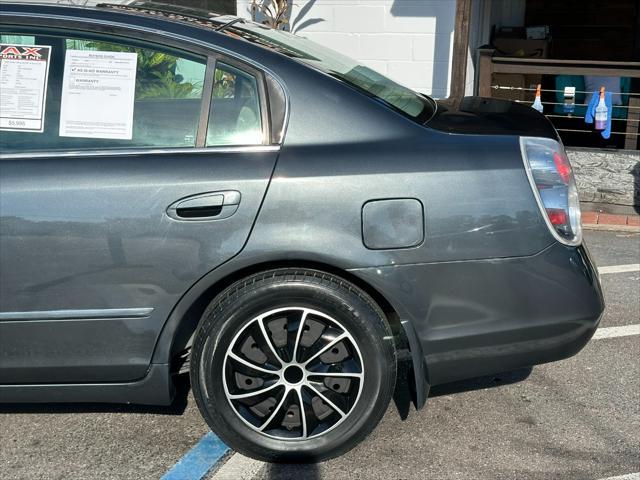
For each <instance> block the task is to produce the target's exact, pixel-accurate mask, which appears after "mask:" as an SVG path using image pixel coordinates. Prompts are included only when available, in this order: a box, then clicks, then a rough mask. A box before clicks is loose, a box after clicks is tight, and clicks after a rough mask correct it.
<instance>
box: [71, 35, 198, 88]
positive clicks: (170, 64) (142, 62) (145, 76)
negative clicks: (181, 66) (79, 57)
mask: <svg viewBox="0 0 640 480" xmlns="http://www.w3.org/2000/svg"><path fill="white" fill-rule="evenodd" d="M84 47H85V48H87V49H90V50H98V51H108V52H129V53H135V54H137V56H138V63H137V68H136V100H147V99H153V98H165V99H166V98H188V97H192V96H194V95H195V94H197V93H198V92H199V90H198V88H197V86H196V85H194V84H193V83H189V82H184V78H183V77H182V75H180V74H177V73H176V66H177V62H178V57H175V56H173V55H170V54H168V53H161V52H157V51H154V50H149V49H146V48H137V47H129V46H125V45H118V44H114V43H108V42H89V43H86V44H85V45H84Z"/></svg>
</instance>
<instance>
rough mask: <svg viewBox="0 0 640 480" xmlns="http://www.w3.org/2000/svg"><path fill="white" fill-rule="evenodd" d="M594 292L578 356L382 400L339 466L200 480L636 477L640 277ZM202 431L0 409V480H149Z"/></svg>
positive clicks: (273, 468) (607, 237)
mask: <svg viewBox="0 0 640 480" xmlns="http://www.w3.org/2000/svg"><path fill="white" fill-rule="evenodd" d="M586 238H587V242H588V245H589V248H590V250H591V252H592V254H593V256H594V258H595V259H596V262H597V264H598V266H600V267H605V266H618V265H629V264H638V263H640V234H638V233H623V232H600V231H598V232H596V231H588V232H586ZM613 270H615V269H613ZM602 283H603V287H604V291H605V297H606V301H607V311H606V314H605V316H604V318H603V320H602V323H601V329H602V330H601V331H602V335H599V338H594V340H592V341H591V342H590V343H589V345H587V347H586V348H585V349H584V350H583V351H582V352H580V353H579V354H578V355H576V356H575V357H572V358H570V359H568V360H564V361H562V362H557V363H552V364H547V365H541V366H538V367H535V368H534V369H533V370H532V371H528V370H521V371H517V372H509V373H505V374H502V375H497V376H493V377H485V378H481V379H476V380H472V381H467V382H461V383H458V384H454V385H448V386H446V387H440V388H438V389H434V390H432V392H431V393H432V397H431V398H429V400H428V401H427V405H426V407H425V408H424V409H423V410H421V411H420V412H416V411H414V410H409V411H408V412H406V411H405V407H406V405H404V404H403V403H402V402H400V403H399V404H398V405H396V404H394V403H392V404H391V405H390V407H389V410H388V412H387V414H386V416H385V418H384V419H383V421H382V422H381V423H380V425H379V426H378V427H377V429H376V430H375V431H374V432H373V434H372V435H371V436H370V437H369V438H368V439H367V440H366V441H365V442H364V443H362V444H361V445H360V446H358V447H357V448H356V449H354V450H352V451H351V452H349V453H348V454H346V455H344V456H343V457H340V458H338V459H334V460H331V461H328V462H324V463H321V464H317V465H268V464H263V463H261V462H256V461H252V460H250V459H247V458H245V457H242V456H240V455H238V454H232V453H231V454H228V455H227V456H226V457H225V458H224V459H223V460H222V461H221V462H219V464H218V466H217V467H215V469H214V470H212V471H210V472H209V474H208V476H207V477H206V478H208V479H213V480H218V479H229V480H240V479H296V480H302V479H304V480H314V479H325V478H326V479H332V480H341V479H370V478H376V479H387V478H389V479H523V480H524V479H526V480H538V479H576V480H591V479H593V480H600V479H605V478H611V477H617V476H623V475H625V476H626V479H629V480H631V479H634V480H637V479H640V474H638V475H630V474H636V473H638V472H640V335H638V333H639V332H640V327H630V326H631V325H638V324H640V272H638V271H637V269H636V270H635V271H634V270H633V269H632V271H627V272H618V273H613V272H612V273H606V274H603V275H602ZM611 327H628V328H626V329H625V328H615V329H612V328H611ZM597 335H598V334H597ZM405 416H406V418H404V419H403V418H402V417H405ZM207 431H208V429H207V427H206V426H205V424H204V422H203V421H202V420H201V418H200V416H199V414H198V411H197V408H196V406H195V403H194V401H193V399H192V398H191V396H187V397H186V398H184V396H183V398H180V399H178V401H177V402H176V404H175V405H173V406H172V407H169V408H149V407H134V406H109V405H106V406H105V405H0V479H3V480H5V479H6V480H8V479H82V480H88V479H105V480H106V479H158V478H161V477H162V476H163V475H164V474H165V473H166V472H167V471H169V470H170V469H171V467H172V466H173V465H174V464H175V463H176V462H177V461H178V460H179V459H180V458H181V457H183V455H185V453H187V452H188V451H189V450H190V449H191V448H192V447H193V446H194V445H195V444H196V443H197V442H198V440H199V439H200V438H201V437H202V436H203V435H204V434H205V433H206V432H207ZM623 478H625V477H623Z"/></svg>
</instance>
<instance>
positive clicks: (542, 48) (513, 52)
mask: <svg viewBox="0 0 640 480" xmlns="http://www.w3.org/2000/svg"><path fill="white" fill-rule="evenodd" d="M493 45H494V47H495V48H496V55H498V56H501V57H520V58H547V56H548V54H549V40H528V39H525V38H496V39H494V40H493Z"/></svg>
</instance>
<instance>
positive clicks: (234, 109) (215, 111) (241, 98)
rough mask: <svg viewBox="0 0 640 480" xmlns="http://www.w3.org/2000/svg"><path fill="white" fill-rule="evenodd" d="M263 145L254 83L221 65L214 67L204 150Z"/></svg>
mask: <svg viewBox="0 0 640 480" xmlns="http://www.w3.org/2000/svg"><path fill="white" fill-rule="evenodd" d="M262 142H263V136H262V117H261V112H260V96H259V91H258V81H257V79H256V77H255V76H253V75H251V74H249V73H247V72H244V71H242V70H239V69H238V68H236V67H232V66H231V65H226V64H224V63H222V62H218V63H217V64H216V70H215V76H214V85H213V93H212V99H211V112H210V118H209V129H208V132H207V146H211V145H260V144H261V143H262Z"/></svg>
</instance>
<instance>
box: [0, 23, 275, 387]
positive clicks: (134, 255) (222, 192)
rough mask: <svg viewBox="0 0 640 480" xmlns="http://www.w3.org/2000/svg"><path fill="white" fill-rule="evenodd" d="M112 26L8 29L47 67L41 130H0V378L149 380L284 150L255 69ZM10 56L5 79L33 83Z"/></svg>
mask: <svg viewBox="0 0 640 480" xmlns="http://www.w3.org/2000/svg"><path fill="white" fill-rule="evenodd" d="M117 33H118V35H117V36H115V35H114V36H109V35H103V34H101V35H97V34H92V33H89V32H80V31H73V32H71V31H68V30H65V31H61V30H53V29H49V28H43V27H42V26H39V27H33V28H31V27H28V26H25V25H21V26H9V25H3V27H2V43H3V44H4V45H3V46H5V47H6V46H12V47H14V48H17V49H18V53H20V52H22V53H24V52H25V49H24V48H22V47H28V48H32V49H40V50H39V51H40V52H41V53H42V52H44V53H46V54H47V55H48V57H49V59H48V61H49V64H48V75H47V77H46V79H44V82H45V87H44V90H43V92H40V93H46V95H45V96H46V102H45V103H44V117H43V128H42V131H37V129H35V130H34V129H33V128H31V130H30V129H28V128H25V125H20V124H19V123H18V124H16V123H13V124H12V125H11V127H7V126H6V125H4V124H3V125H4V126H3V127H2V129H3V131H2V132H0V143H1V147H2V158H1V159H0V171H1V175H0V384H16V383H24V384H26V383H41V382H47V383H58V382H109V381H127V380H134V379H138V378H142V377H144V375H145V373H146V372H147V370H148V368H149V363H150V359H151V356H152V353H153V349H154V345H155V342H156V339H157V337H158V335H159V332H160V330H161V329H162V326H163V324H164V322H165V320H166V319H167V317H168V315H169V313H170V311H171V309H172V308H173V306H174V305H175V304H176V302H177V301H178V299H179V298H180V297H181V296H182V295H183V294H184V293H185V292H186V291H187V290H188V289H189V288H190V286H192V285H193V284H194V283H195V282H196V281H197V280H198V279H199V278H201V277H202V276H203V275H205V274H206V273H207V272H209V271H211V270H212V269H214V268H216V267H217V266H218V265H220V264H221V263H223V262H225V261H226V260H228V259H230V258H231V257H233V256H234V255H236V254H237V253H238V252H239V251H240V250H241V249H242V247H243V245H244V244H245V242H246V240H247V238H248V235H249V233H250V231H251V228H252V225H253V222H254V219H255V217H256V215H257V213H258V210H259V208H260V205H261V202H262V199H263V197H264V195H265V192H266V188H267V185H268V182H269V179H270V176H271V173H272V171H273V168H274V164H275V161H276V158H277V155H278V151H279V147H278V146H277V145H272V144H271V142H270V132H269V121H268V115H267V111H266V105H267V101H266V89H265V87H264V85H265V81H264V78H263V77H262V75H261V73H260V72H258V71H256V70H254V69H252V68H250V67H248V66H245V65H242V64H239V63H236V62H233V61H230V60H225V59H223V58H221V57H219V56H217V55H210V54H209V52H207V51H204V50H199V49H196V48H195V47H194V50H193V51H191V50H190V51H187V50H185V47H184V45H183V46H177V45H176V46H174V45H171V42H167V41H166V40H165V39H163V40H162V46H161V45H160V42H155V41H154V40H153V38H148V37H145V38H142V37H141V35H140V34H138V33H137V32H136V31H130V32H129V31H124V32H117ZM123 35H126V37H124V36H123ZM123 38H126V40H123ZM176 47H180V48H176ZM11 52H13V54H14V56H13V57H3V58H2V62H5V61H7V64H6V65H5V67H6V68H4V69H3V70H2V71H3V77H4V78H2V81H3V86H5V88H6V85H7V84H9V83H11V82H13V87H16V88H19V85H20V83H21V82H22V80H20V77H19V75H18V73H16V72H22V74H24V75H27V74H29V75H31V76H32V77H34V76H35V77H34V78H35V79H36V80H38V81H40V80H42V74H41V73H39V72H41V70H42V69H38V68H37V67H38V66H37V65H35V66H34V65H28V64H27V63H23V64H17V62H19V61H25V60H29V59H28V58H27V59H23V58H18V57H16V52H15V50H12V51H11ZM28 52H30V53H31V55H32V56H33V55H34V52H35V53H37V52H38V50H30V51H28ZM31 60H38V59H37V58H36V57H34V58H32V59H31ZM10 63H14V64H17V65H13V64H11V65H9V64H10ZM12 69H13V70H12ZM7 71H8V72H9V73H6V72H7ZM12 72H13V73H12ZM31 80H32V84H33V85H34V87H33V88H34V89H35V90H36V92H35V93H34V92H17V94H23V95H22V97H21V98H22V100H21V101H23V102H25V101H30V102H34V101H35V102H37V101H39V100H38V93H37V90H38V87H37V84H38V82H37V81H33V78H32V79H31ZM4 110H5V111H3V112H2V116H3V117H5V116H11V115H13V116H16V115H17V116H18V117H19V116H20V115H24V116H27V114H33V113H34V112H36V113H37V108H35V109H34V108H31V110H30V111H27V112H26V113H24V112H23V110H24V109H23V110H20V109H17V110H16V109H14V110H11V109H8V108H5V109H4ZM9 110H11V111H9ZM27 110H29V109H27ZM16 112H17V113H16ZM21 112H23V113H21ZM5 114H7V115H5ZM13 121H14V122H15V121H18V122H19V121H20V119H19V118H18V120H15V119H14V120H13ZM6 123H7V122H5V124H6ZM26 126H27V127H29V126H30V127H33V125H32V122H27V125H26Z"/></svg>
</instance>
